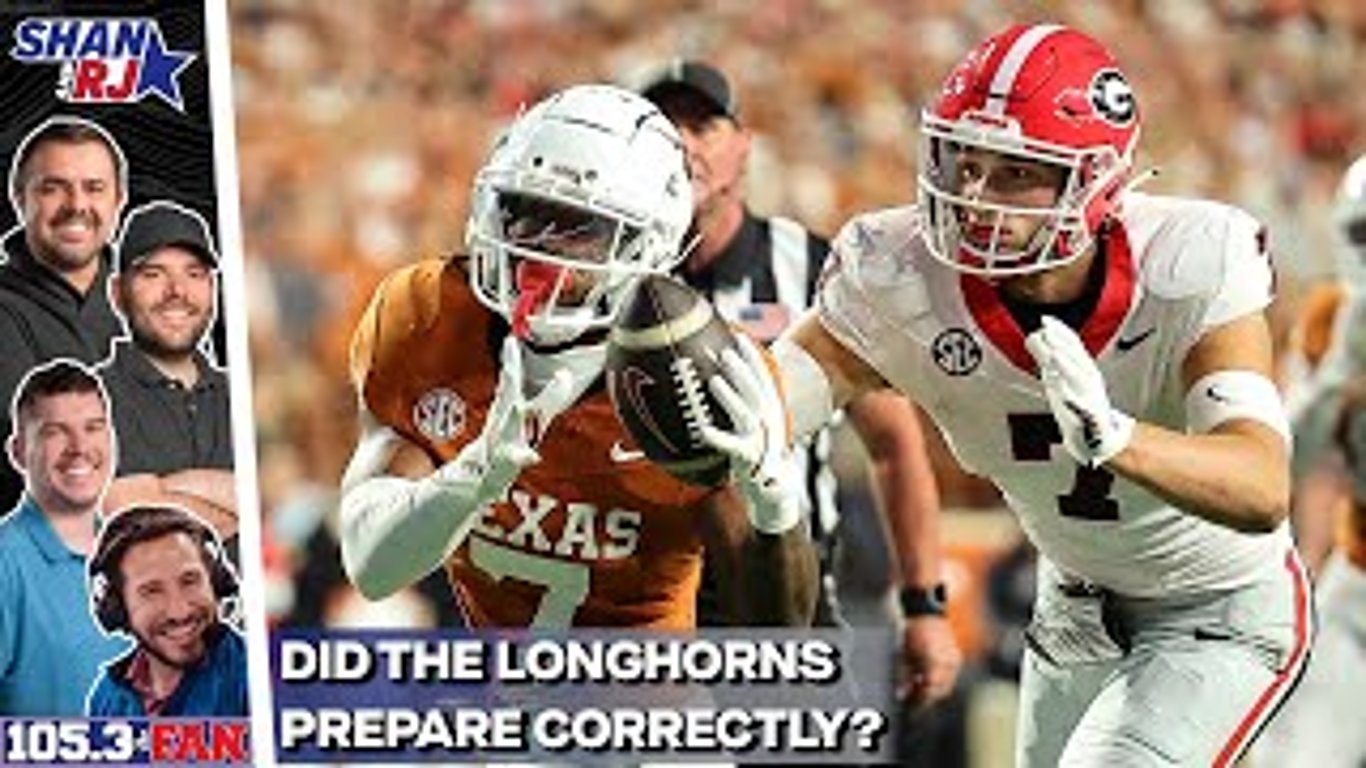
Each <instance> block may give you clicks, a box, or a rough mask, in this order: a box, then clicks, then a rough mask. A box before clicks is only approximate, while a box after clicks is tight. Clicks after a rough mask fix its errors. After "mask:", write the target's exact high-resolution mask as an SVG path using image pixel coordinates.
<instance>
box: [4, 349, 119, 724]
mask: <svg viewBox="0 0 1366 768" xmlns="http://www.w3.org/2000/svg"><path fill="white" fill-rule="evenodd" d="M11 417H12V423H13V424H14V431H13V434H11V435H10V437H9V441H8V442H7V444H6V447H7V449H8V454H9V458H10V461H11V462H12V463H13V465H14V467H15V468H16V469H18V470H19V471H20V472H22V473H23V474H24V478H25V481H24V495H23V497H22V498H21V499H20V501H19V505H18V506H17V507H16V508H15V510H14V511H13V512H12V513H11V514H10V515H9V516H8V517H6V518H5V519H4V521H3V522H0V715H10V716H63V715H81V714H83V713H84V711H85V696H86V692H87V691H88V690H89V689H90V684H91V682H92V681H93V680H94V679H95V675H96V674H97V673H98V672H99V670H100V665H101V664H102V663H103V662H105V661H107V660H108V659H110V658H112V657H114V656H115V655H117V654H118V653H119V651H121V650H122V649H123V648H125V647H126V646H127V643H126V642H125V641H124V640H122V639H120V638H112V637H106V636H104V635H102V634H101V633H100V631H99V629H98V628H97V627H96V625H95V622H94V620H93V619H92V618H91V616H90V609H89V601H88V599H87V596H86V583H85V557H86V553H87V552H89V550H90V548H91V544H92V543H93V541H94V538H95V510H96V509H97V507H98V506H99V503H100V497H101V495H102V494H103V493H104V490H105V487H106V486H107V485H108V483H109V477H110V474H111V472H112V470H113V466H112V465H113V463H114V451H113V440H112V437H111V435H110V429H109V409H108V403H107V401H106V399H105V395H104V390H103V389H102V388H101V387H100V383H99V380H98V379H97V378H96V377H95V376H94V374H92V373H91V372H90V371H89V370H88V369H87V368H85V366H83V365H81V364H79V363H76V362H73V361H70V360H66V359H62V360H57V361H54V362H52V363H49V364H47V365H43V366H40V367H38V368H35V369H33V370H32V371H30V372H29V374H28V376H27V377H26V378H25V379H24V380H23V382H22V383H21V384H20V385H19V388H18V392H17V394H16V395H15V399H14V406H13V410H12V412H11Z"/></svg>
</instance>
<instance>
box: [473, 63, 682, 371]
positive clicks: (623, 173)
mask: <svg viewBox="0 0 1366 768" xmlns="http://www.w3.org/2000/svg"><path fill="white" fill-rule="evenodd" d="M691 218H692V195H691V187H690V184H689V182H688V177H687V170H686V167H685V164H684V154H683V148H682V142H681V140H680V139H679V137H678V134H677V131H676V130H675V129H674V127H673V125H672V124H671V123H669V121H668V120H667V118H665V117H664V116H663V115H662V114H661V113H660V112H659V111H658V110H657V109H656V108H655V107H654V106H653V105H652V104H650V103H649V102H648V101H646V100H645V99H643V98H641V97H639V96H636V95H635V94H633V93H630V92H629V91H624V90H621V89H618V88H615V87H611V86H597V85H594V86H578V87H575V88H571V89H569V90H567V91H563V92H561V93H560V94H557V95H556V96H552V97H551V98H550V99H547V100H546V101H544V102H541V103H540V104H538V105H537V106H536V107H534V108H532V110H531V111H529V112H527V113H526V114H525V115H523V116H522V117H521V118H519V119H518V120H517V121H516V122H515V123H514V124H513V125H512V127H511V128H509V129H508V132H507V133H506V134H505V135H504V136H503V138H502V140H501V141H500V142H499V144H498V146H497V147H495V149H494V151H493V153H492V155H491V156H490V158H489V161H488V162H487V163H486V164H485V166H484V168H483V169H482V170H481V171H480V173H479V175H478V177H477V178H476V180H475V190H474V198H473V203H472V208H471V213H470V220H469V225H468V226H467V229H466V240H467V243H468V246H469V249H470V257H471V283H472V285H473V287H474V292H475V295H476V296H477V297H478V298H479V300H480V301H481V302H482V303H483V304H484V305H485V306H487V307H489V309H491V310H493V311H495V312H497V313H499V314H500V315H502V316H503V317H505V318H506V319H508V320H509V321H510V322H511V323H512V325H513V328H514V331H517V332H519V333H520V334H523V335H526V336H528V337H529V338H530V339H531V340H532V341H536V342H539V343H543V344H560V343H565V342H568V341H572V340H573V339H575V338H577V337H579V336H581V335H583V334H584V333H585V332H587V331H589V330H592V329H597V328H605V327H607V326H608V325H610V324H611V323H612V321H613V320H614V319H615V318H616V314H617V312H618V311H619V309H620V306H621V305H622V302H623V301H624V299H625V296H626V294H627V293H629V291H630V288H631V287H632V286H633V285H634V284H635V282H636V280H637V279H638V278H639V277H641V276H643V275H646V274H650V273H655V272H667V271H669V270H670V269H672V268H673V267H674V266H675V265H676V264H677V263H678V261H679V260H680V259H681V258H682V248H681V244H682V239H683V236H684V233H685V232H686V231H687V227H688V223H689V222H690V221H691ZM528 294H534V295H528Z"/></svg>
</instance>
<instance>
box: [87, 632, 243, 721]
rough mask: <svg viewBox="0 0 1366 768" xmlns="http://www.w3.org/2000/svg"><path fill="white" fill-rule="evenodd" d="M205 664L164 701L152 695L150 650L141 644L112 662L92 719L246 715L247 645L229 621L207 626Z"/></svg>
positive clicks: (95, 693)
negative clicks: (148, 716)
mask: <svg viewBox="0 0 1366 768" xmlns="http://www.w3.org/2000/svg"><path fill="white" fill-rule="evenodd" d="M204 640H205V643H206V645H207V647H206V648H205V650H204V657H203V658H202V659H200V660H199V663H197V664H195V665H194V666H192V667H189V668H188V669H186V670H185V671H184V674H183V675H182V676H181V678H180V682H179V683H178V684H177V685H176V687H175V690H174V691H172V692H171V694H170V695H169V696H167V697H165V698H164V699H156V698H155V697H153V696H151V695H150V680H149V679H148V677H147V675H148V674H149V672H148V670H147V666H146V665H147V659H146V657H145V654H146V651H144V650H143V649H142V648H140V647H139V648H135V649H133V650H132V651H129V652H128V653H127V654H125V655H124V656H122V657H121V658H119V659H117V660H115V661H113V662H111V663H109V664H108V665H106V666H105V668H104V670H103V671H102V672H101V673H100V678H99V681H98V682H96V684H95V687H94V689H92V690H91V692H90V708H89V715H90V716H91V717H142V716H146V715H160V716H164V717H245V716H246V715H247V714H248V703H247V648H246V643H245V642H243V640H242V636H241V635H240V634H238V633H237V631H236V630H234V629H232V628H231V627H229V626H227V625H225V624H218V625H215V626H214V627H212V628H211V629H209V630H207V632H206V635H205V638H204Z"/></svg>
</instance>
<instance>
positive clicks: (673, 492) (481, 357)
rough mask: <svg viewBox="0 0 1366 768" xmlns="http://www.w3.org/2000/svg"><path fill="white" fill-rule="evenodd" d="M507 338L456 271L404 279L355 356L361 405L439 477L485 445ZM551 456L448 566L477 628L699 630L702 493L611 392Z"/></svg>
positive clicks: (551, 447) (366, 328) (415, 272)
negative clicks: (478, 442) (655, 451)
mask: <svg viewBox="0 0 1366 768" xmlns="http://www.w3.org/2000/svg"><path fill="white" fill-rule="evenodd" d="M505 333H506V326H505V325H503V324H502V323H501V319H500V318H498V317H497V316H496V315H493V314H492V313H490V312H489V311H487V310H486V309H484V308H483V306H481V305H480V304H479V303H478V302H477V301H476V300H475V297H474V295H473V293H472V292H471V291H470V289H469V286H468V283H467V278H466V275H465V274H464V272H463V271H462V269H461V267H460V266H458V265H457V264H456V263H455V262H439V261H427V262H422V263H419V264H417V265H414V266H411V267H407V268H404V269H402V270H400V271H398V272H396V273H395V274H393V275H392V276H390V277H389V278H388V279H386V280H385V282H384V283H383V284H382V285H381V286H380V288H379V289H378V290H377V291H376V294H375V297H374V299H373V300H372V301H371V304H370V307H369V309H368V310H367V311H366V314H365V317H364V319H363V320H362V321H361V323H360V326H359V327H358V329H357V331H356V336H355V339H354V342H353V347H352V377H353V383H354V385H355V386H356V388H357V391H358V393H359V395H360V400H361V404H362V406H363V407H364V408H365V409H367V410H368V411H369V412H370V413H371V414H373V415H374V417H375V418H376V419H377V420H378V421H379V422H380V423H381V424H384V425H385V426H388V427H390V428H392V429H394V430H395V431H396V432H398V433H399V434H400V435H402V436H403V437H405V438H406V439H408V440H410V441H412V442H413V443H415V444H417V445H419V446H421V447H422V448H423V449H425V450H426V451H427V453H428V454H429V455H430V456H431V458H432V460H433V461H435V462H436V463H437V464H438V465H439V464H442V463H444V462H446V461H448V460H450V459H452V458H454V457H455V456H456V455H457V454H459V452H460V450H461V449H462V448H464V447H465V445H466V444H468V443H469V442H470V441H471V440H473V439H475V438H476V437H478V436H479V434H480V432H481V431H482V430H483V426H484V419H485V417H486V415H487V413H488V410H489V408H490V406H491V405H492V402H493V398H494V390H495V388H496V385H497V379H498V363H497V358H498V349H499V347H500V345H501V343H502V337H503V335H505ZM538 451H539V453H540V454H541V461H540V462H539V463H538V464H535V465H533V466H531V467H529V468H527V469H525V470H523V472H522V473H521V475H520V476H519V477H518V478H517V480H516V481H515V482H514V483H513V484H512V487H511V489H510V490H509V492H508V494H507V497H506V498H505V499H503V500H502V501H500V502H498V503H495V504H493V505H490V506H489V507H487V508H485V509H484V510H482V511H481V512H480V513H477V514H479V517H478V519H477V520H476V521H475V523H474V525H473V527H472V528H471V530H470V533H469V535H468V536H467V537H466V539H465V541H464V542H463V543H461V544H460V545H459V546H458V547H457V548H456V549H455V551H454V552H453V553H452V554H451V555H450V557H449V558H448V560H447V563H446V568H447V572H448V574H449V576H450V580H451V584H452V587H453V589H454V592H455V594H456V597H457V600H458V601H459V603H460V605H461V607H462V609H463V611H464V613H465V614H466V616H467V618H468V620H469V622H470V624H471V625H473V626H541V627H557V626H558V627H563V626H570V625H574V626H631V627H657V628H686V627H690V626H692V625H693V623H694V616H693V598H694V593H695V592H696V588H697V581H698V577H699V570H700V564H701V541H700V539H699V537H698V534H697V532H696V531H697V519H696V515H697V514H698V512H697V509H698V504H699V502H700V501H701V499H702V496H703V495H704V493H705V491H703V490H700V489H696V488H694V487H691V486H688V485H685V484H683V483H681V482H679V481H677V480H675V479H674V478H673V477H671V476H669V475H668V474H666V473H664V472H663V471H662V470H660V469H658V468H657V467H655V466H654V465H653V464H652V463H650V462H648V461H646V460H644V458H643V454H641V453H639V452H638V451H636V450H635V448H634V446H633V445H632V444H631V442H630V438H629V437H628V436H627V435H626V433H625V432H624V431H623V430H622V429H621V427H620V426H619V423H618V421H617V418H616V415H615V414H614V412H613V410H612V405H611V402H610V399H609V398H608V396H607V394H606V390H605V389H604V388H603V387H601V386H600V385H594V388H593V389H590V390H589V391H588V393H587V394H586V395H584V396H583V397H582V398H580V400H579V401H578V402H576V403H575V404H574V405H572V406H570V407H569V408H568V409H566V410H565V411H564V412H563V413H562V414H560V415H559V416H558V417H557V418H556V419H555V420H554V421H553V422H551V424H550V426H549V428H548V430H547V432H546V434H545V436H544V438H543V439H542V441H541V443H540V445H539V446H538Z"/></svg>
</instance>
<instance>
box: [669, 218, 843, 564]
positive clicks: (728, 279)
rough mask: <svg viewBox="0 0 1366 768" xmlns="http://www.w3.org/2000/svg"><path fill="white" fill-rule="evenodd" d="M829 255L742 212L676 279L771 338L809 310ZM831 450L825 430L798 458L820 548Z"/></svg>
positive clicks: (831, 497) (833, 519) (832, 491)
mask: <svg viewBox="0 0 1366 768" xmlns="http://www.w3.org/2000/svg"><path fill="white" fill-rule="evenodd" d="M829 252H830V243H829V241H827V240H826V239H825V238H823V237H820V236H819V235H815V234H812V233H810V232H808V231H807V230H806V229H805V228H804V227H802V225H800V224H798V223H797V222H795V221H792V220H791V219H786V218H782V217H779V216H775V217H772V218H767V219H765V218H759V217H757V216H755V215H753V214H752V213H750V212H749V211H748V210H746V211H745V219H744V222H743V223H742V224H741V225H740V230H739V231H738V232H737V233H736V236H735V238H734V239H733V240H732V241H731V243H730V245H729V246H727V247H726V249H725V250H724V251H722V252H721V253H720V254H719V255H718V256H717V257H716V258H715V259H713V260H712V261H711V262H710V263H709V264H707V265H706V267H704V268H703V269H701V270H698V271H693V270H690V269H688V268H687V267H684V268H682V269H681V270H680V277H682V278H683V279H684V280H685V281H686V282H687V283H688V284H689V285H691V286H692V287H693V288H696V289H697V290H699V291H701V292H702V293H703V294H704V295H706V296H707V297H708V298H709V299H711V301H712V303H713V304H714V305H715V306H716V309H717V311H718V312H719V313H720V314H721V316H722V317H723V318H725V319H726V321H728V322H730V323H735V324H738V325H741V326H746V327H749V326H752V325H755V324H760V325H765V326H767V327H768V328H770V329H772V330H773V331H774V332H775V333H776V331H777V330H778V329H777V328H774V327H773V326H774V322H775V320H774V318H777V319H778V321H781V320H782V318H784V317H785V318H786V320H787V321H792V320H796V318H797V317H799V316H800V315H801V314H802V313H803V312H805V311H806V309H807V307H809V306H810V303H811V301H812V300H813V299H814V297H815V292H816V281H817V279H818V278H819V277H820V273H821V265H822V264H823V263H824V262H825V257H826V254H828V253H829ZM779 308H781V309H779ZM761 335H769V334H761ZM764 340H765V341H767V340H768V339H764ZM830 445H831V440H830V433H829V430H821V431H820V432H819V433H817V434H816V435H815V436H814V437H813V438H812V439H811V442H810V444H809V445H808V446H807V449H806V450H805V451H801V452H799V453H798V454H797V461H798V463H799V465H800V466H799V468H800V471H801V473H802V475H803V476H804V477H805V478H806V483H805V488H806V494H805V498H804V499H803V508H804V510H805V511H806V512H807V513H808V514H809V515H810V518H809V519H810V520H811V533H812V536H813V538H816V539H817V540H818V541H821V542H822V543H824V540H825V539H826V538H827V537H828V535H829V534H830V533H831V531H833V530H834V527H835V524H836V523H837V522H838V520H839V512H838V509H837V507H836V491H837V488H836V484H835V475H834V472H833V471H832V470H831V468H830V466H829V458H830Z"/></svg>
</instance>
